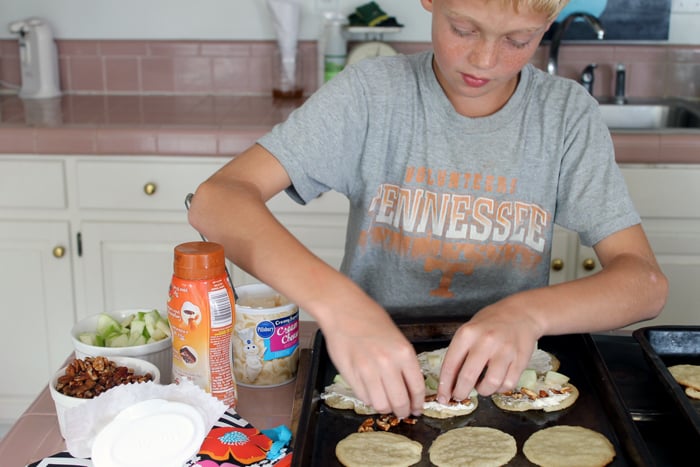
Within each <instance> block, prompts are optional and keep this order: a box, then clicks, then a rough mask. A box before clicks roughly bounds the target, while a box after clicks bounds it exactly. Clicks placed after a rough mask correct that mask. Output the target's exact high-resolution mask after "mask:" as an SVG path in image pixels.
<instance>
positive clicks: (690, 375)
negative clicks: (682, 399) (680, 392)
mask: <svg viewBox="0 0 700 467" xmlns="http://www.w3.org/2000/svg"><path fill="white" fill-rule="evenodd" d="M668 371H669V373H671V376H673V378H674V379H675V380H676V381H678V383H680V384H682V385H683V386H687V387H690V388H693V389H696V390H700V365H687V364H683V365H673V366H670V367H668Z"/></svg>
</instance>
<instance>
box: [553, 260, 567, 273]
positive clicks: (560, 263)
mask: <svg viewBox="0 0 700 467" xmlns="http://www.w3.org/2000/svg"><path fill="white" fill-rule="evenodd" d="M562 269H564V260H563V259H561V258H554V259H553V260H552V270H553V271H561V270H562Z"/></svg>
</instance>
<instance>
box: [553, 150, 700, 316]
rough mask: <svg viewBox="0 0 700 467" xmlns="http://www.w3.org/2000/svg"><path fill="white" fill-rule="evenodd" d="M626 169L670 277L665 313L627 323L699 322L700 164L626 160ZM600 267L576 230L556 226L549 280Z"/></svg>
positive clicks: (584, 273) (582, 274)
mask: <svg viewBox="0 0 700 467" xmlns="http://www.w3.org/2000/svg"><path fill="white" fill-rule="evenodd" d="M621 169H622V174H623V176H624V177H625V181H626V183H627V186H628V189H629V192H630V196H631V197H632V199H633V201H634V203H635V206H636V207H637V210H638V211H639V214H640V216H641V218H642V227H643V228H644V230H645V232H646V234H647V237H648V238H649V242H650V244H651V247H652V249H653V250H654V253H655V254H656V258H657V260H658V261H659V264H660V265H661V268H662V270H663V271H664V274H666V276H667V277H668V280H669V296H668V301H667V303H666V306H665V308H664V310H663V311H662V312H661V315H660V316H659V317H657V318H656V319H653V320H649V321H644V322H641V323H637V324H634V325H631V326H628V327H627V328H626V329H628V330H631V329H636V328H640V327H645V326H658V325H667V324H669V325H696V326H698V325H700V287H698V285H700V203H699V202H698V200H700V166H698V165H680V164H673V165H647V164H644V165H641V164H640V165H632V164H626V165H622V166H621ZM555 263H556V264H555ZM559 266H561V268H559ZM600 268H601V266H600V262H599V261H598V259H597V257H596V255H595V252H594V250H593V249H592V248H589V247H585V246H583V245H581V244H580V243H579V241H578V236H577V235H576V234H575V233H572V232H569V231H566V230H564V229H561V228H557V229H556V230H555V235H554V240H553V247H552V270H551V271H550V284H556V283H559V282H563V281H567V280H572V279H575V278H579V277H585V276H587V275H590V274H593V273H595V272H597V271H599V270H600ZM555 269H557V270H555Z"/></svg>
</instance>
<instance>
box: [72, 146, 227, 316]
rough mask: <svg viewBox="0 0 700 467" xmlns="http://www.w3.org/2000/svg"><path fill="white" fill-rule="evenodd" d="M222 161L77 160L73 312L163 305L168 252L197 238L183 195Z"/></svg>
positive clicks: (169, 269) (169, 264)
mask: <svg viewBox="0 0 700 467" xmlns="http://www.w3.org/2000/svg"><path fill="white" fill-rule="evenodd" d="M225 161H226V160H225V159H224V158H194V157H190V158H175V157H104V156H102V157H79V158H76V159H75V161H74V162H75V177H76V179H75V182H76V187H77V190H76V206H77V209H78V213H79V225H78V227H77V230H78V231H79V232H80V261H79V267H78V271H77V272H78V276H79V277H78V280H79V282H80V287H79V290H80V291H81V292H82V293H81V294H79V297H80V301H79V303H78V317H79V318H81V317H84V316H87V315H91V314H94V313H100V312H102V311H105V310H119V309H130V308H142V307H143V308H157V309H159V310H164V309H165V305H166V302H167V299H168V287H169V284H170V279H171V276H172V272H173V249H174V248H175V246H177V245H178V244H180V243H184V242H190V241H198V240H200V239H201V238H200V236H199V234H198V233H197V231H196V230H195V229H194V228H192V227H191V226H190V225H189V224H188V222H187V209H186V207H185V197H186V196H187V194H188V193H192V192H194V191H195V190H196V188H197V186H198V185H199V184H200V183H201V182H202V181H204V180H205V179H206V178H207V177H209V175H211V174H212V173H214V172H215V171H216V170H217V169H218V168H219V167H221V166H222V165H223V164H224V163H225Z"/></svg>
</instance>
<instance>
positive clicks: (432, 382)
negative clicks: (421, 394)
mask: <svg viewBox="0 0 700 467" xmlns="http://www.w3.org/2000/svg"><path fill="white" fill-rule="evenodd" d="M425 387H426V388H428V389H432V390H433V391H435V390H437V388H438V380H437V378H436V377H435V376H433V375H428V376H426V377H425Z"/></svg>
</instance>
